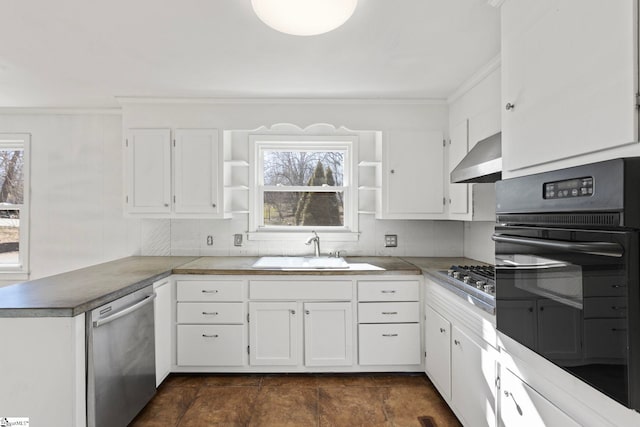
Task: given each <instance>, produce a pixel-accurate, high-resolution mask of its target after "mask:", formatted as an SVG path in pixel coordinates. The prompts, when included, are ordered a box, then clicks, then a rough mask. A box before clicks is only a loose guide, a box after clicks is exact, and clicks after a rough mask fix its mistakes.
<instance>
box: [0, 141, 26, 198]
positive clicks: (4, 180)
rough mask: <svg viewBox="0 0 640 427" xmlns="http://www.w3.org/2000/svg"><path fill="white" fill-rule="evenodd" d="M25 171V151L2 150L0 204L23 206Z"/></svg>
mask: <svg viewBox="0 0 640 427" xmlns="http://www.w3.org/2000/svg"><path fill="white" fill-rule="evenodd" d="M23 169H24V152H23V150H21V149H0V203H6V204H12V205H21V204H23V202H24V197H23V191H22V190H23V187H24V185H23V179H24V176H23Z"/></svg>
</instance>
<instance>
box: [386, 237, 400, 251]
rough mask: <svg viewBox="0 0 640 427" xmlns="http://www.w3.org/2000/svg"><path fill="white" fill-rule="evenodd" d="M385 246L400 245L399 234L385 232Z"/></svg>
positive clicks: (395, 246)
mask: <svg viewBox="0 0 640 427" xmlns="http://www.w3.org/2000/svg"><path fill="white" fill-rule="evenodd" d="M384 247H385V248H397V247H398V235H397V234H385V235H384Z"/></svg>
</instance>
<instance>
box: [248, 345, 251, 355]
mask: <svg viewBox="0 0 640 427" xmlns="http://www.w3.org/2000/svg"><path fill="white" fill-rule="evenodd" d="M247 354H251V350H249V346H247Z"/></svg>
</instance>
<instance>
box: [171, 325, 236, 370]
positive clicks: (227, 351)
mask: <svg viewBox="0 0 640 427" xmlns="http://www.w3.org/2000/svg"><path fill="white" fill-rule="evenodd" d="M244 331H245V327H244V325H224V326H216V325H178V365H179V366H242V365H244V364H245V363H244V361H245V355H246V351H247V350H246V347H247V345H246V340H245V332H244Z"/></svg>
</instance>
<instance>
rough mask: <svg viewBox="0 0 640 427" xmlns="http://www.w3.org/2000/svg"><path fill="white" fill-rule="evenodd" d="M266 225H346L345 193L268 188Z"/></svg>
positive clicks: (265, 202) (266, 192) (265, 203)
mask: <svg viewBox="0 0 640 427" xmlns="http://www.w3.org/2000/svg"><path fill="white" fill-rule="evenodd" d="M264 225H265V226H276V225H277V226H296V225H298V226H343V225H344V194H343V193H342V192H337V193H319V192H309V193H293V192H278V191H265V193H264Z"/></svg>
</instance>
